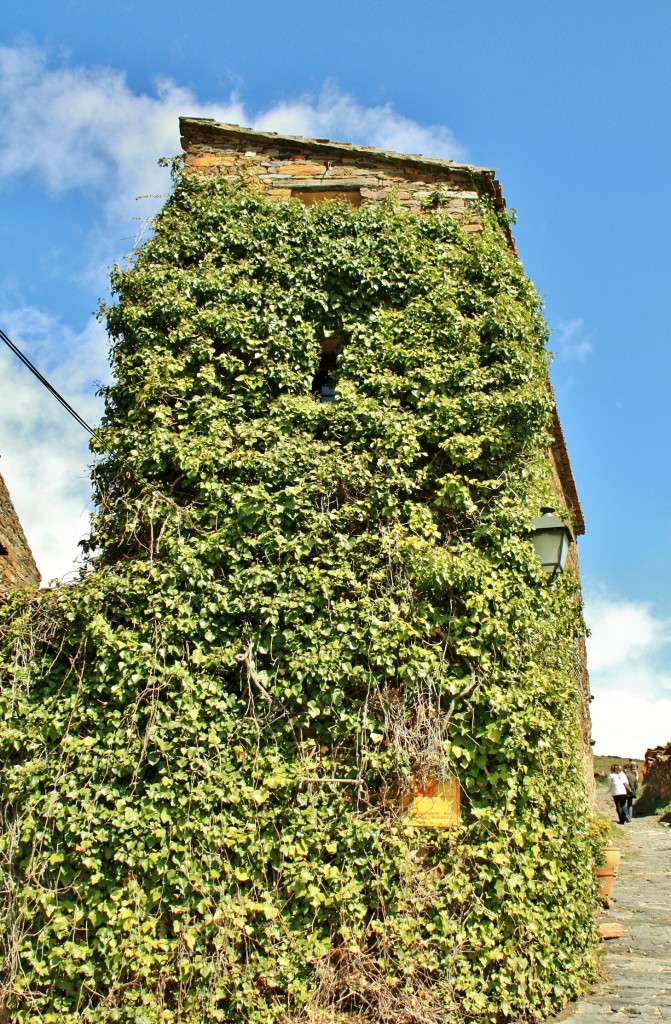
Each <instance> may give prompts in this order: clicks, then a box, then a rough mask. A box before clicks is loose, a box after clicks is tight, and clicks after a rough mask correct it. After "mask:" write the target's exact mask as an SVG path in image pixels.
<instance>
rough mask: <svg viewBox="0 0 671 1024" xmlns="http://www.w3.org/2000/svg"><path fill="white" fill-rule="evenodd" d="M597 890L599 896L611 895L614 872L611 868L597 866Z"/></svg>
mask: <svg viewBox="0 0 671 1024" xmlns="http://www.w3.org/2000/svg"><path fill="white" fill-rule="evenodd" d="M596 877H597V890H596V891H597V892H598V893H599V895H600V896H607V897H608V898H610V897H611V896H612V895H613V879H614V877H615V872H614V871H613V869H612V868H597V869H596Z"/></svg>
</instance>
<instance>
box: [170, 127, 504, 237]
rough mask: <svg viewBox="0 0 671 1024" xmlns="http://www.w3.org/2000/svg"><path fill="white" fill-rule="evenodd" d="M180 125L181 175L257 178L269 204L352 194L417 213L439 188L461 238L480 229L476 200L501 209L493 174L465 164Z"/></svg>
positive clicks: (237, 130) (244, 131) (317, 141)
mask: <svg viewBox="0 0 671 1024" xmlns="http://www.w3.org/2000/svg"><path fill="white" fill-rule="evenodd" d="M180 125H181V129H182V145H183V146H184V150H185V153H186V156H185V166H186V167H187V168H192V169H194V170H198V171H200V172H204V173H207V172H211V171H213V170H216V171H217V172H218V173H223V174H225V175H226V176H227V177H229V178H233V179H239V178H240V177H241V176H243V175H246V176H248V177H251V178H253V179H256V181H257V183H258V185H259V186H260V188H261V190H262V191H263V192H265V194H266V195H267V196H268V198H269V199H276V200H281V199H285V200H286V199H289V198H290V197H291V196H292V195H296V194H297V193H300V194H301V195H305V194H306V193H309V192H310V191H314V192H320V193H321V194H322V198H324V197H325V196H324V193H326V192H329V191H332V192H333V193H334V195H335V194H337V193H338V192H343V191H350V190H353V189H356V190H358V191H359V193H360V196H361V203H362V204H370V203H380V202H382V201H384V200H385V199H386V198H387V197H388V196H389V195H390V194H391V193H392V192H393V193H395V194H396V195H397V196H398V199H399V202H400V203H401V205H402V206H404V207H405V208H406V209H408V210H412V211H415V212H418V211H421V210H422V209H423V208H425V207H426V205H427V204H429V203H430V202H431V198H432V196H435V194H436V191H437V189H439V188H440V200H439V201H440V205H441V206H442V207H443V208H445V209H446V210H447V211H448V212H449V213H450V215H451V216H453V217H455V218H456V219H459V220H460V221H461V222H462V223H463V225H464V227H465V229H466V230H467V231H480V230H481V226H480V222H479V216H478V209H477V207H478V201H479V199H480V198H481V197H483V196H484V195H487V196H488V197H489V198H490V199H491V200H492V201H493V202H494V205H495V206H499V207H501V208H502V207H503V205H504V204H503V200H502V198H501V194H500V188H499V187H498V183H497V182H496V179H495V178H494V175H493V172H492V171H488V170H486V169H482V168H477V167H470V166H468V165H466V164H454V163H452V162H451V161H446V160H431V159H430V158H423V157H411V156H405V157H404V156H402V155H399V154H395V153H387V152H386V151H384V150H374V149H371V148H368V147H358V146H352V145H350V144H348V143H331V142H329V140H327V139H300V138H292V137H288V136H274V135H273V134H272V133H270V132H265V133H262V132H253V131H251V130H250V129H243V128H239V127H238V126H235V125H217V124H216V123H214V122H208V121H205V120H200V119H195V118H194V119H192V118H182V120H181V122H180ZM510 240H511V241H512V239H510Z"/></svg>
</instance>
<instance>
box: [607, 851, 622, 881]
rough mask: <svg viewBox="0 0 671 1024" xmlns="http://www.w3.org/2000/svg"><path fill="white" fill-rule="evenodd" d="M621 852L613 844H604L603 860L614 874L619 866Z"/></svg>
mask: <svg viewBox="0 0 671 1024" xmlns="http://www.w3.org/2000/svg"><path fill="white" fill-rule="evenodd" d="M621 856H622V853H621V851H620V850H618V849H616V848H615V847H614V846H606V847H604V851H603V862H604V866H605V867H607V868H612V869H613V871H614V872H615V874H617V873H618V871H619V868H620V858H621Z"/></svg>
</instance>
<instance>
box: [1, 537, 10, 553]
mask: <svg viewBox="0 0 671 1024" xmlns="http://www.w3.org/2000/svg"><path fill="white" fill-rule="evenodd" d="M8 554H9V551H8V550H7V548H6V547H5V545H4V544H3V543H2V541H1V540H0V555H2V556H4V555H8Z"/></svg>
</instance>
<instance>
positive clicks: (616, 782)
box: [606, 772, 627, 796]
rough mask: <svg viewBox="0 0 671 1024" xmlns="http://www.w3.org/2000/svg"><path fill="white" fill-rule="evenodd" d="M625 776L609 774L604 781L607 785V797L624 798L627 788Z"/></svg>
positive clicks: (621, 773)
mask: <svg viewBox="0 0 671 1024" xmlns="http://www.w3.org/2000/svg"><path fill="white" fill-rule="evenodd" d="M626 780H627V776H626V775H625V774H624V772H611V773H610V774H609V776H608V778H607V779H606V782H607V784H608V795H609V796H625V795H626V792H627V787H626V785H625V782H626Z"/></svg>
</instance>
